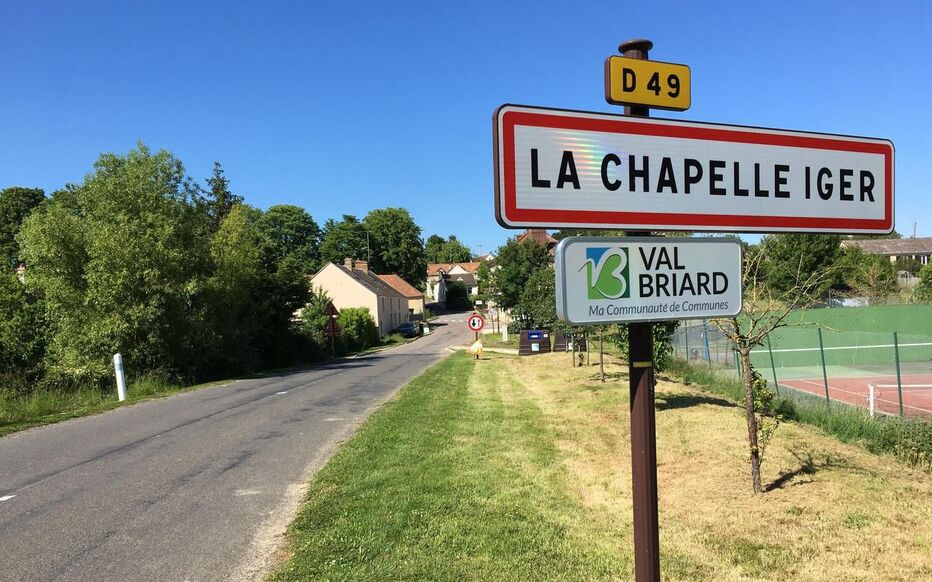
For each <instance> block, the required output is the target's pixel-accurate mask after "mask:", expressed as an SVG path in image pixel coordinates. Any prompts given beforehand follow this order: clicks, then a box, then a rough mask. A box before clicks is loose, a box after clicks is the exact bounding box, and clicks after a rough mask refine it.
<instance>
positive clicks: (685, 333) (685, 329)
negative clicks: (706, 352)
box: [683, 323, 689, 362]
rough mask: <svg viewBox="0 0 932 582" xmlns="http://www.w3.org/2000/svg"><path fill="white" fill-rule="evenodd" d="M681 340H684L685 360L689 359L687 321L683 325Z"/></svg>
mask: <svg viewBox="0 0 932 582" xmlns="http://www.w3.org/2000/svg"><path fill="white" fill-rule="evenodd" d="M683 340H684V341H685V342H686V361H687V362H688V361H689V323H687V324H686V325H685V326H683Z"/></svg>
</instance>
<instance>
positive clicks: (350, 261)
mask: <svg viewBox="0 0 932 582" xmlns="http://www.w3.org/2000/svg"><path fill="white" fill-rule="evenodd" d="M343 266H344V267H346V268H347V269H352V268H353V259H351V258H349V257H346V258H345V259H343Z"/></svg>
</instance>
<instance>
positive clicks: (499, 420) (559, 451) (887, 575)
mask: <svg viewBox="0 0 932 582" xmlns="http://www.w3.org/2000/svg"><path fill="white" fill-rule="evenodd" d="M594 360H595V359H594ZM606 372H607V376H608V382H606V383H605V384H601V383H600V382H599V381H598V365H597V364H596V363H595V361H594V362H593V365H592V366H583V367H577V368H573V367H571V366H569V365H567V361H566V354H549V355H540V356H534V357H526V358H519V357H510V356H501V355H497V354H487V357H486V358H485V359H483V360H481V361H475V360H472V359H470V358H469V357H467V356H465V355H463V354H458V355H454V356H451V357H450V358H448V359H447V360H445V361H444V362H442V363H441V364H439V365H437V366H436V367H434V368H432V369H431V370H429V371H428V372H426V373H425V374H424V375H422V376H421V377H419V378H417V379H416V380H415V381H413V382H412V383H411V384H410V385H408V386H407V387H406V388H404V389H403V390H402V391H401V392H400V393H399V396H398V397H397V398H396V399H395V400H393V401H392V402H390V403H389V404H387V405H386V406H384V407H383V408H382V409H380V410H379V411H378V412H376V413H375V414H374V415H373V416H372V417H371V418H370V419H369V420H368V421H367V422H366V423H365V424H364V425H363V426H362V427H361V429H360V430H359V432H357V434H356V435H355V436H354V437H353V438H352V439H350V440H349V441H348V442H347V443H346V444H345V445H344V446H343V448H342V449H340V450H339V451H338V452H337V454H336V455H335V456H334V457H333V459H332V460H331V461H330V462H329V463H328V464H327V465H326V466H325V467H324V468H323V469H322V470H321V471H320V472H319V473H318V474H317V475H316V476H315V478H314V479H313V481H312V483H311V485H310V490H309V493H308V496H307V500H306V503H305V505H304V507H303V508H302V510H301V511H300V514H299V516H298V518H297V519H296V521H295V522H294V523H293V524H292V526H291V528H290V529H289V533H288V540H289V543H288V545H287V547H286V548H285V553H286V554H287V555H288V556H289V559H288V560H287V561H286V562H285V563H284V564H282V565H281V567H280V568H279V569H278V570H277V571H276V572H273V573H272V574H271V575H270V578H271V579H272V580H277V581H283V580H494V581H499V580H567V581H569V580H573V581H575V580H631V579H632V577H633V571H632V570H633V564H632V550H633V541H632V539H631V474H630V456H629V451H630V440H629V432H628V430H629V426H630V423H629V417H628V401H627V400H628V399H627V388H628V387H627V374H626V366H624V365H623V364H622V363H621V362H620V361H619V360H618V359H617V358H616V357H608V358H607V362H606ZM657 436H658V481H659V487H660V524H661V531H660V537H661V552H662V556H661V569H662V572H663V579H664V580H665V581H669V580H684V581H685V580H708V581H716V582H718V581H722V580H735V581H737V580H772V581H775V582H786V581H788V580H800V581H807V582H808V581H814V582H837V581H838V580H863V581H868V580H903V581H907V580H908V581H913V580H932V562H930V560H929V556H930V555H932V475H929V474H928V473H925V472H922V471H917V470H915V469H910V468H909V467H906V466H904V465H902V464H900V463H898V462H897V461H896V460H895V459H894V458H893V457H891V456H886V455H880V456H878V455H873V454H871V453H869V452H867V451H865V450H864V449H863V448H861V447H859V446H854V445H849V444H845V443H841V442H839V441H837V440H835V439H833V438H831V437H829V436H827V435H825V434H824V433H822V432H821V431H819V430H818V429H815V428H813V427H809V426H806V425H801V424H797V423H794V422H787V423H785V424H783V425H781V427H780V428H779V429H778V431H777V433H776V435H775V437H774V439H773V440H772V441H771V443H770V445H769V446H768V448H767V449H766V452H765V457H764V467H763V473H764V482H765V486H766V487H767V488H768V489H769V491H768V492H767V493H765V494H763V495H757V496H755V495H753V494H751V493H750V482H749V481H750V480H749V478H748V467H747V444H746V441H745V438H746V426H745V423H744V418H743V414H742V409H741V408H740V407H737V406H735V405H733V404H732V403H730V402H727V401H725V400H723V399H721V398H718V397H715V396H713V395H710V394H707V393H704V392H702V391H700V390H697V389H695V388H689V387H686V386H684V385H683V384H680V383H677V382H674V381H671V380H668V379H666V380H661V381H659V382H658V385H657Z"/></svg>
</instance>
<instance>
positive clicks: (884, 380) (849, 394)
mask: <svg viewBox="0 0 932 582" xmlns="http://www.w3.org/2000/svg"><path fill="white" fill-rule="evenodd" d="M900 383H901V384H902V385H903V414H904V415H905V416H908V417H912V418H925V419H932V374H903V376H902V377H901V379H900ZM871 385H874V386H875V389H874V408H875V410H876V411H877V412H882V413H886V414H896V415H898V414H899V413H900V404H899V395H898V393H897V389H896V377H895V376H894V377H893V378H891V377H890V376H860V377H857V378H829V379H828V397H829V399H830V400H832V401H835V400H838V401H841V402H847V403H848V404H853V405H855V406H860V407H862V408H867V407H868V395H869V394H870V386H871ZM780 386H786V387H788V388H793V389H794V390H800V391H802V392H808V393H810V394H814V395H816V396H820V397H822V398H824V397H825V382H824V381H823V379H822V378H808V379H802V380H781V381H780ZM877 386H882V387H879V388H878V387H877Z"/></svg>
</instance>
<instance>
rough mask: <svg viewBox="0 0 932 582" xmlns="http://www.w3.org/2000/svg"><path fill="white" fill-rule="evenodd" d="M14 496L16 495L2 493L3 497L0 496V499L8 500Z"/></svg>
mask: <svg viewBox="0 0 932 582" xmlns="http://www.w3.org/2000/svg"><path fill="white" fill-rule="evenodd" d="M14 497H16V496H15V495H4V496H3V497H0V501H9V500H10V499H13V498H14Z"/></svg>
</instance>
